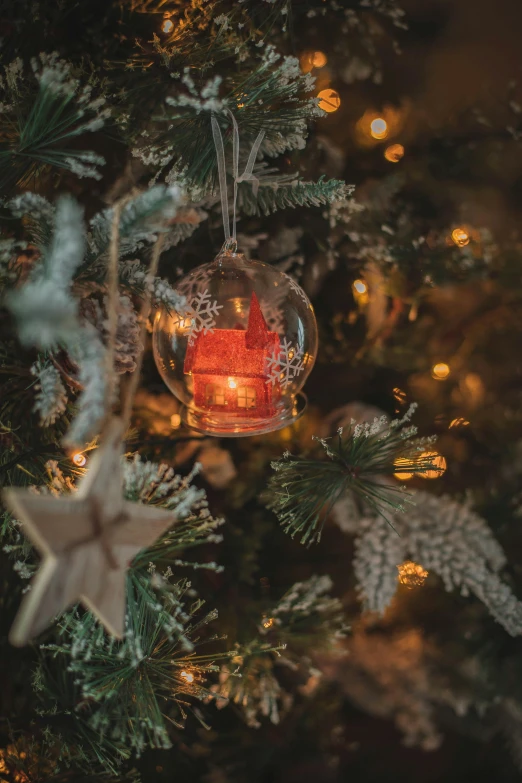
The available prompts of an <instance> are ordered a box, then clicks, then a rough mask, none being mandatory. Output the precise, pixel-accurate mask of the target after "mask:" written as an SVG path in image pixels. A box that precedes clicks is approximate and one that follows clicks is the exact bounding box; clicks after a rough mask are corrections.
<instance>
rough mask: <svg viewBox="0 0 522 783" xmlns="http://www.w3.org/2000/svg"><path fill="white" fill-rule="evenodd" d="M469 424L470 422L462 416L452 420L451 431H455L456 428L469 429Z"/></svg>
mask: <svg viewBox="0 0 522 783" xmlns="http://www.w3.org/2000/svg"><path fill="white" fill-rule="evenodd" d="M468 424H469V421H468V420H467V419H464V418H463V417H462V416H459V417H458V418H456V419H452V421H450V423H449V427H448V429H449V430H453V429H455V428H456V427H467V426H468Z"/></svg>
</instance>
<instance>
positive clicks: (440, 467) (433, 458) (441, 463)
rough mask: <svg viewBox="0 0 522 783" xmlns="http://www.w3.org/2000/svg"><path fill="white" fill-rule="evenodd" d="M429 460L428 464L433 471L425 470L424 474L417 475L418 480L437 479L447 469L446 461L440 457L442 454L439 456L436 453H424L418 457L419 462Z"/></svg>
mask: <svg viewBox="0 0 522 783" xmlns="http://www.w3.org/2000/svg"><path fill="white" fill-rule="evenodd" d="M427 459H429V460H430V462H431V463H432V464H433V466H434V469H433V470H426V471H424V473H419V478H423V479H438V478H440V477H441V476H442V475H443V474H444V473H445V472H446V468H447V466H448V465H447V462H446V459H445V458H444V457H443V456H442V454H439V453H438V452H436V451H425V452H424V453H423V454H421V455H420V457H419V460H421V461H423V460H427Z"/></svg>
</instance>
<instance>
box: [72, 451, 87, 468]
mask: <svg viewBox="0 0 522 783" xmlns="http://www.w3.org/2000/svg"><path fill="white" fill-rule="evenodd" d="M71 459H72V461H73V462H74V464H75V465H76V467H78V468H83V467H84V465H86V464H87V457H86V456H85V454H82V453H81V451H79V452H78V453H77V454H73V455H72V457H71Z"/></svg>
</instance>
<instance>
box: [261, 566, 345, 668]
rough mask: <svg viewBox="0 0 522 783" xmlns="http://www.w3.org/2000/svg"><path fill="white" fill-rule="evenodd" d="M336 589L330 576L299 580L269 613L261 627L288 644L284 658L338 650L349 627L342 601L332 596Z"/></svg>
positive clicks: (263, 631)
mask: <svg viewBox="0 0 522 783" xmlns="http://www.w3.org/2000/svg"><path fill="white" fill-rule="evenodd" d="M332 588H333V582H332V580H331V579H330V577H329V576H327V575H324V576H317V575H314V576H312V577H310V579H307V580H306V581H305V582H296V583H295V584H294V585H292V587H291V588H290V590H288V591H287V592H286V593H285V594H284V596H283V597H282V598H281V599H280V600H279V601H278V602H277V604H275V606H273V607H272V608H271V609H270V610H269V611H267V612H266V613H265V615H264V617H263V620H262V621H261V624H260V627H259V630H260V632H261V634H263V635H269V636H270V638H272V637H275V638H277V639H279V640H280V641H282V642H283V643H284V644H285V646H286V649H285V653H284V657H288V656H290V657H295V656H296V655H298V654H300V653H303V652H305V651H306V652H307V653H309V651H310V650H314V652H315V653H319V652H322V651H325V650H332V649H335V648H336V647H337V645H338V643H339V641H340V639H343V638H344V637H345V636H346V633H347V632H348V626H347V624H346V618H345V613H344V610H343V606H342V603H341V601H340V600H339V599H338V598H335V597H333V596H332V595H330V591H331V590H332Z"/></svg>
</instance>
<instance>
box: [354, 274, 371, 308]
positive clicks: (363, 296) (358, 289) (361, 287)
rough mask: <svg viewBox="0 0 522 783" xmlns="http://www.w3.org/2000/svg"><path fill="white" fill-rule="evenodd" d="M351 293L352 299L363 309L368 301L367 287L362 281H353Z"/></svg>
mask: <svg viewBox="0 0 522 783" xmlns="http://www.w3.org/2000/svg"><path fill="white" fill-rule="evenodd" d="M352 293H353V298H354V299H355V301H356V302H357V304H358V305H359V307H364V305H366V304H368V300H369V298H370V297H369V294H368V286H367V285H366V283H365V282H364V281H363V280H354V281H353V283H352Z"/></svg>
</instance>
